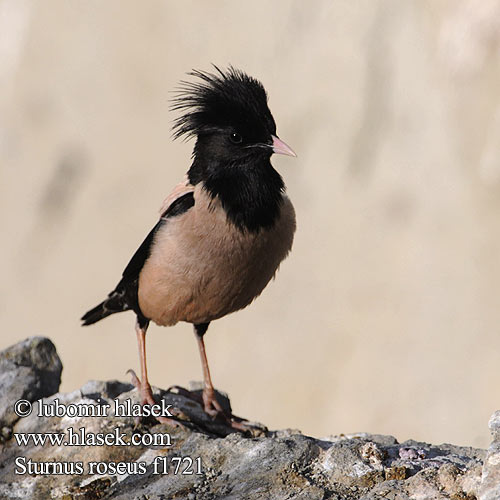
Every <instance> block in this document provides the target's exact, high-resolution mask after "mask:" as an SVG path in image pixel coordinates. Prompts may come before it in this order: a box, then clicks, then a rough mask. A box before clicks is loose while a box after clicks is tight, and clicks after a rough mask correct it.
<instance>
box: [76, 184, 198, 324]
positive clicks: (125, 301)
mask: <svg viewBox="0 0 500 500" xmlns="http://www.w3.org/2000/svg"><path fill="white" fill-rule="evenodd" d="M193 205H194V195H193V193H192V192H190V193H186V194H184V195H183V196H180V197H179V198H177V199H176V200H175V201H174V202H173V203H171V204H170V206H169V207H168V208H167V210H165V212H164V213H163V214H162V216H161V218H160V220H159V221H158V222H157V223H156V225H155V227H154V228H153V229H152V230H151V231H150V233H149V234H148V235H147V236H146V239H145V240H144V241H143V242H142V244H141V246H140V247H139V248H138V249H137V251H136V252H135V254H134V255H133V257H132V258H131V259H130V262H129V263H128V264H127V267H126V268H125V270H124V271H123V274H122V279H121V280H120V282H119V283H118V285H117V286H116V288H115V289H114V290H113V291H112V292H111V293H110V294H109V295H108V297H107V298H106V300H104V301H103V302H101V303H100V304H99V305H97V306H96V307H94V308H93V309H91V310H90V311H88V312H87V313H85V314H84V316H83V317H82V321H83V325H84V326H86V325H92V324H93V323H96V322H97V321H99V320H101V319H103V318H105V317H106V316H109V315H110V314H114V313H117V312H122V311H128V310H129V309H132V310H133V311H134V312H135V313H136V314H137V317H138V320H139V323H141V322H142V323H146V322H147V321H148V320H147V318H145V317H144V315H143V314H142V312H141V309H140V307H139V300H138V295H137V293H138V284H139V274H140V272H141V270H142V268H143V266H144V263H145V262H146V260H147V259H148V257H149V256H150V254H151V248H152V244H153V241H154V237H155V235H156V233H157V232H158V230H159V229H160V228H161V227H162V226H163V225H164V224H166V223H167V221H168V219H169V218H171V217H175V216H177V215H181V214H183V213H185V212H187V211H188V210H189V209H190V208H191V207H192V206H193Z"/></svg>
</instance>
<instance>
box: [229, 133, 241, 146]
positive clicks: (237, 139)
mask: <svg viewBox="0 0 500 500" xmlns="http://www.w3.org/2000/svg"><path fill="white" fill-rule="evenodd" d="M229 138H230V139H231V142H232V143H234V144H240V143H241V141H243V137H241V135H240V134H238V133H237V132H233V133H232V134H231V135H230V136H229Z"/></svg>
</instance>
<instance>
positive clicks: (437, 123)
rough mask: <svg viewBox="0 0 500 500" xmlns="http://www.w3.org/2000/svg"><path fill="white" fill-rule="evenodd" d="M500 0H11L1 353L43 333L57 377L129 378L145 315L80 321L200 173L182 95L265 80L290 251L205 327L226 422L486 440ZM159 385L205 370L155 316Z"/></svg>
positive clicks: (494, 381) (2, 103)
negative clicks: (237, 80) (229, 410)
mask: <svg viewBox="0 0 500 500" xmlns="http://www.w3.org/2000/svg"><path fill="white" fill-rule="evenodd" d="M499 43H500V1H499V0H460V1H459V0H428V1H420V0H413V1H412V0H405V1H401V0H362V1H358V2H352V1H350V0H337V1H332V0H314V1H313V2H307V3H305V2H302V1H299V0H295V1H292V0H290V1H285V0H283V1H276V2H272V3H270V2H267V1H264V0H257V1H252V2H231V1H212V2H201V1H189V0H185V1H183V2H173V1H159V0H150V1H149V2H139V1H138V0H135V1H131V0H110V1H107V2H99V1H98V0H89V1H86V2H81V1H78V0H48V1H44V2H41V1H36V0H0V233H1V249H0V252H1V255H0V258H1V262H2V272H1V280H0V287H1V288H0V312H1V321H2V334H1V339H0V349H3V348H6V347H7V346H9V345H11V344H13V343H15V342H17V341H20V340H22V339H24V338H26V337H28V336H31V335H46V336H49V337H50V338H51V339H52V340H53V341H54V343H55V344H56V346H57V349H58V351H59V354H60V356H61V358H62V361H63V364H64V371H63V383H62V389H63V390H64V391H71V390H74V389H77V388H78V387H80V386H81V385H82V384H83V383H84V382H85V381H87V380H88V379H116V378H117V379H121V380H127V379H128V377H127V376H126V375H125V371H126V370H127V369H128V368H138V364H139V363H138V355H137V352H136V339H135V333H134V315H133V314H132V313H125V314H121V315H115V316H113V317H111V318H108V319H106V320H105V321H103V322H101V323H99V324H97V325H95V326H93V327H91V328H85V329H83V328H81V327H80V326H79V321H78V319H79V317H80V316H81V315H82V314H83V313H84V312H85V311H87V309H89V308H90V307H93V306H94V305H96V304H97V303H98V302H100V301H101V300H102V299H103V298H104V297H105V295H106V294H107V293H108V292H109V291H110V290H111V289H112V288H113V287H114V286H115V284H116V283H117V281H118V280H119V278H120V276H121V272H122V270H123V268H124V267H125V265H126V264H127V262H128V260H129V258H130V257H131V256H132V254H133V253H134V251H135V250H136V248H137V247H138V245H139V244H140V243H141V242H142V240H143V238H144V237H145V236H146V234H147V233H148V232H149V230H150V229H151V228H152V227H153V225H154V224H155V222H156V220H157V217H158V210H159V207H160V205H161V204H162V201H163V199H164V198H165V197H166V195H167V194H168V193H169V192H170V190H171V188H172V187H173V186H174V185H175V184H176V183H177V182H178V181H179V180H180V179H181V178H182V176H183V175H184V173H185V171H186V170H187V169H188V167H189V165H190V154H191V150H192V146H193V143H192V142H188V143H182V142H172V140H171V131H170V126H171V123H172V120H173V119H174V118H175V116H176V115H175V114H174V113H172V112H171V111H170V110H169V99H170V98H171V97H172V94H171V92H172V91H173V90H174V89H175V87H176V85H177V84H178V82H179V80H181V79H184V78H186V72H187V71H189V70H191V69H192V68H198V69H204V70H209V69H210V64H211V63H215V64H218V65H221V66H223V67H224V66H226V65H228V64H233V65H234V66H235V67H237V68H240V69H243V70H245V71H246V72H248V73H249V74H250V75H252V76H254V77H256V78H258V79H260V80H261V81H262V82H263V83H264V85H265V87H266V89H267V91H268V93H269V96H270V108H271V110H272V112H273V114H274V117H275V119H276V122H277V124H278V133H279V135H280V137H281V138H282V139H284V140H285V141H286V142H287V143H289V144H290V145H291V146H292V147H293V148H294V149H295V151H297V153H298V158H297V159H293V158H286V157H274V158H273V163H274V165H275V167H276V168H277V169H278V170H279V171H280V172H281V174H282V175H283V177H284V179H285V181H286V183H287V186H288V193H289V195H290V197H291V199H292V200H293V202H294V204H295V208H296V211H297V218H298V230H297V234H296V240H295V245H294V249H293V252H292V254H291V256H290V257H289V258H288V259H287V260H286V261H285V262H284V263H283V265H282V266H281V270H280V272H279V274H278V276H277V279H276V280H275V281H274V282H273V283H271V284H270V285H269V287H268V288H267V289H266V290H265V292H264V293H263V295H262V296H261V297H260V298H259V299H258V300H257V301H256V302H255V303H254V304H253V305H252V306H250V307H249V308H247V309H246V310H244V311H241V312H239V313H236V314H233V315H231V316H229V317H226V318H224V319H221V320H219V321H216V322H214V323H213V324H212V325H211V327H210V330H209V332H208V334H207V337H206V341H207V349H208V356H209V360H210V363H211V368H212V375H213V379H214V382H215V385H216V386H217V387H218V388H220V389H221V390H225V391H227V392H228V393H229V394H230V397H231V399H232V403H233V409H234V411H235V413H236V414H237V415H242V416H245V417H247V418H249V419H255V420H258V421H261V422H264V423H265V424H267V425H268V426H269V427H271V428H284V427H291V428H300V429H301V430H302V431H303V432H305V433H308V434H312V435H314V436H317V437H319V436H326V435H331V434H338V433H349V432H356V431H368V432H374V433H383V434H393V435H395V436H396V437H397V438H398V439H400V440H404V439H407V438H415V439H419V440H425V441H431V442H435V443H440V442H453V443H455V444H460V445H473V446H483V447H484V446H487V444H488V443H489V434H488V428H487V422H488V419H489V417H490V415H491V413H492V412H493V411H494V410H496V409H499V408H500V363H499V361H500V335H499V329H500V304H499V297H500V294H499V292H500V290H499V281H500V266H499V262H500V224H499V217H498V214H499V210H500V99H499V98H500V57H499V56H500V50H499V49H500V45H499ZM147 341H148V353H149V360H148V361H149V370H150V378H151V381H152V383H153V384H154V385H158V386H161V387H168V386H170V385H173V384H179V385H187V384H188V383H189V381H190V380H199V379H201V367H200V363H199V359H198V351H197V347H196V342H195V339H194V336H193V333H192V328H191V326H190V325H188V324H178V325H176V326H175V327H172V328H160V327H157V326H156V325H152V326H151V328H150V329H149V332H148V338H147Z"/></svg>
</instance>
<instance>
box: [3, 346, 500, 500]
mask: <svg viewBox="0 0 500 500" xmlns="http://www.w3.org/2000/svg"><path fill="white" fill-rule="evenodd" d="M30 345H31V344H30ZM34 345H39V346H40V349H42V352H44V349H46V346H45V347H43V345H45V344H44V343H38V344H34ZM50 345H51V344H50ZM52 347H53V346H52ZM33 349H34V348H32V349H31V350H28V352H30V353H31V354H30V356H28V358H27V359H29V360H31V359H37V355H36V354H35V353H34V352H33ZM35 350H36V349H35ZM7 351H9V350H7ZM4 352H5V351H4ZM22 352H25V349H23V350H22ZM42 357H43V356H42ZM16 359H18V358H16ZM33 364H35V363H33ZM42 365H43V366H46V365H47V366H52V364H51V363H45V364H44V363H42ZM37 366H38V365H37ZM8 380H11V381H14V379H13V378H12V377H10V378H9V377H5V378H4V379H3V381H4V382H3V383H4V384H6V385H5V387H6V391H7V392H8V390H9V387H8V384H7V382H5V381H8ZM16 383H17V382H16ZM34 383H35V382H34ZM39 385H40V384H39ZM194 392H195V394H194V398H193V397H192V394H191V393H189V392H188V391H185V390H183V389H180V388H176V389H172V390H171V391H164V390H160V389H154V394H155V398H156V400H157V401H162V400H164V401H165V402H166V403H167V404H172V405H174V407H175V408H176V409H177V412H176V415H177V416H178V418H179V419H181V420H182V421H183V424H184V425H183V426H182V427H171V426H169V425H166V424H159V423H158V422H156V421H154V420H145V421H142V422H137V421H136V419H134V418H133V417H132V416H117V415H116V412H115V411H114V410H115V404H124V403H126V402H127V401H130V403H131V404H134V403H138V394H137V391H136V390H135V389H134V388H133V387H132V386H131V385H130V384H127V383H123V382H119V381H109V382H101V381H90V382H88V383H86V384H85V385H84V386H83V387H82V388H81V389H79V390H76V391H73V392H71V393H67V394H64V393H58V394H53V395H51V396H48V397H45V398H43V399H42V400H41V402H40V404H38V403H35V404H34V406H33V412H32V413H31V415H29V416H27V417H25V418H21V419H19V420H17V421H16V422H15V423H14V426H13V428H12V429H10V427H9V428H7V431H5V433H4V430H3V429H2V435H3V436H4V442H3V443H2V444H0V499H1V500H22V499H33V500H46V499H49V498H50V499H55V500H77V499H78V500H95V499H114V500H132V499H134V500H136V499H137V500H146V499H147V500H166V499H171V498H175V499H195V500H216V499H230V500H231V499H233V500H237V499H245V500H258V499H259V500H260V499H271V498H272V499H276V500H281V499H283V500H284V499H287V500H288V499H295V500H321V499H329V500H334V499H338V500H354V499H362V500H381V499H392V500H410V499H411V500H414V499H436V500H439V499H454V500H459V499H461V500H472V499H474V498H478V497H479V498H480V499H481V500H492V499H498V498H499V496H498V487H499V483H500V478H499V477H498V456H499V451H500V450H499V444H498V438H499V432H498V431H499V429H500V412H497V413H496V414H495V415H494V416H493V417H492V419H491V421H490V428H491V430H492V433H493V435H494V438H495V441H494V443H493V444H492V447H491V448H490V450H489V451H488V455H486V451H485V450H479V449H474V448H468V447H459V446H454V445H449V444H444V445H439V446H435V445H430V444H427V443H421V442H416V441H406V442H404V443H398V441H397V440H396V439H395V438H394V437H392V436H381V435H372V434H365V433H362V434H351V435H341V436H330V437H328V438H323V439H315V438H312V437H309V436H304V435H302V434H301V433H300V432H299V431H296V430H291V429H286V430H279V431H268V430H267V429H266V428H265V427H264V426H262V425H260V426H257V428H256V429H255V431H254V432H253V433H247V434H245V435H244V434H241V433H238V432H233V431H232V430H231V429H229V428H228V427H227V425H225V424H224V422H220V421H214V420H213V419H212V418H210V417H209V416H207V415H206V414H205V413H204V411H203V409H202V406H201V404H200V402H199V401H197V400H196V398H197V396H198V394H197V393H196V391H194ZM26 393H30V392H29V391H27V392H26ZM30 394H31V393H30ZM219 398H220V399H221V401H223V402H224V404H225V405H226V407H227V408H230V401H229V398H228V397H227V396H225V395H223V394H222V393H219ZM55 405H58V406H59V407H60V408H62V407H63V406H64V408H65V409H66V410H67V412H68V415H66V416H40V415H41V414H42V413H43V412H45V413H48V410H47V409H50V408H55ZM106 405H109V407H107V406H106ZM70 408H72V409H73V410H74V411H76V410H79V411H81V413H82V414H81V415H70V414H69V413H70ZM73 410H72V411H73ZM104 410H106V411H104ZM82 429H83V430H84V432H85V433H86V435H87V438H88V437H89V436H91V438H92V439H94V438H95V439H97V438H96V436H98V435H102V436H104V435H113V436H114V435H115V433H118V434H119V435H120V436H121V439H122V441H123V444H121V445H120V444H119V443H118V444H117V445H113V446H110V445H106V446H98V445H94V444H93V443H91V442H89V441H86V442H85V443H76V442H74V443H71V446H68V445H67V444H68V443H69V440H70V434H71V433H73V434H74V435H78V436H79V437H80V438H81V437H82V436H83V434H81V433H82V432H83V431H82ZM29 433H42V434H41V435H47V436H49V435H50V436H58V435H61V436H62V437H63V438H64V440H65V442H66V445H65V444H64V443H56V442H54V443H52V444H45V445H44V446H41V445H40V444H38V445H35V444H34V443H33V441H31V440H30V441H29V442H27V443H26V444H24V445H20V444H19V441H18V440H19V439H20V436H27V435H28V434H29ZM151 436H156V437H158V436H159V437H161V438H162V439H165V440H164V442H163V443H158V442H157V443H151V442H146V441H144V439H151ZM139 438H140V442H138V443H136V444H134V445H131V444H129V443H132V440H133V439H139ZM30 461H31V462H30ZM30 463H31V465H30ZM78 463H81V471H80V470H78V465H77V464H78ZM97 463H99V464H101V465H99V466H97V465H96V464H97ZM164 463H166V464H167V465H168V467H167V469H165V470H164V469H163V468H162V467H161V465H162V464H164ZM117 464H120V465H117ZM30 466H31V467H32V470H31V471H30V470H29V469H28V467H30ZM101 466H102V467H103V469H102V470H100V469H99V467H101ZM91 467H94V470H90V469H91ZM120 467H121V468H120ZM176 468H178V470H177V471H176ZM56 472H57V473H56ZM167 472H168V473H167Z"/></svg>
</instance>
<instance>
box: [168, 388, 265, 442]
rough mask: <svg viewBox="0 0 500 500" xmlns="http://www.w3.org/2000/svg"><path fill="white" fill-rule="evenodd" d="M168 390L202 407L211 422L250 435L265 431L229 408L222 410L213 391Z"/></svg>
mask: <svg viewBox="0 0 500 500" xmlns="http://www.w3.org/2000/svg"><path fill="white" fill-rule="evenodd" d="M168 390H169V391H172V390H173V391H175V392H176V393H177V394H180V395H182V396H184V397H186V398H189V399H192V400H193V401H196V402H197V403H198V404H200V405H201V406H203V410H204V412H205V413H206V414H207V415H209V416H210V417H211V419H212V420H214V421H219V422H221V423H223V424H225V425H227V426H228V427H230V428H232V429H234V430H236V431H239V432H250V433H251V434H260V433H261V432H263V431H264V430H265V428H263V427H261V426H259V425H254V424H252V423H250V422H248V420H246V419H244V418H241V417H238V416H236V415H233V413H232V412H231V408H230V407H229V409H225V408H223V407H222V405H221V404H220V402H219V401H218V400H217V395H216V393H215V391H214V390H213V389H212V390H210V389H204V390H203V391H200V390H192V391H190V390H188V389H185V388H184V387H181V386H178V385H174V386H172V387H170V388H169V389H168ZM200 393H201V394H200Z"/></svg>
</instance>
